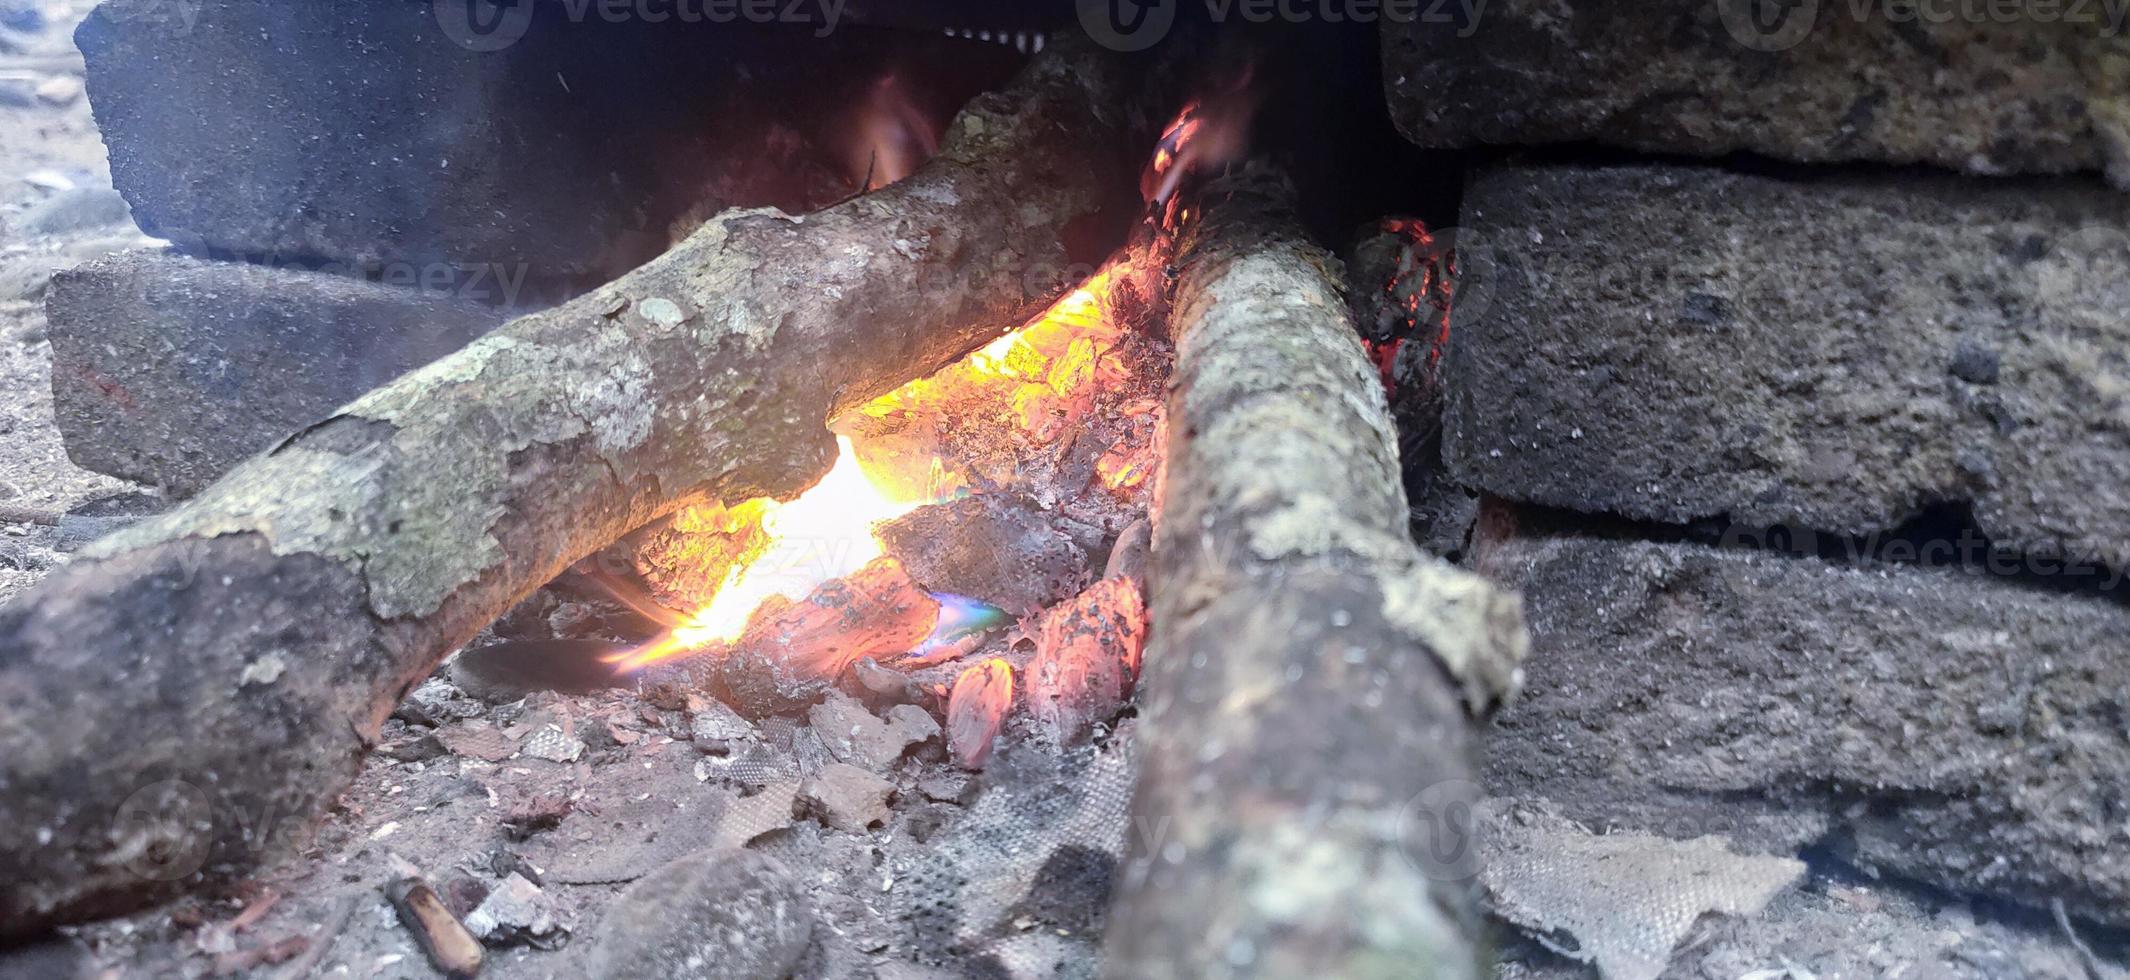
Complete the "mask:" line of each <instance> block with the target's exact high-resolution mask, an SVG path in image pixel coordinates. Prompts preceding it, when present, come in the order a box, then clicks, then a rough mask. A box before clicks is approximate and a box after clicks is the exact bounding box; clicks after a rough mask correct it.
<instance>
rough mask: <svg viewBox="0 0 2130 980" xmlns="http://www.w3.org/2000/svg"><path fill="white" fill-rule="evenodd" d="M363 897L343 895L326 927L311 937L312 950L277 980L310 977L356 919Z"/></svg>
mask: <svg viewBox="0 0 2130 980" xmlns="http://www.w3.org/2000/svg"><path fill="white" fill-rule="evenodd" d="M361 897H362V893H361V892H350V893H348V894H346V895H342V896H341V897H340V904H338V905H336V906H334V907H333V911H332V914H330V915H328V916H326V919H325V925H324V926H323V927H321V928H320V929H319V930H318V932H317V934H316V935H313V936H312V937H311V948H309V949H307V950H304V951H303V955H302V956H299V957H296V959H295V960H294V961H293V962H291V963H289V965H288V966H287V968H285V969H283V970H282V971H281V973H280V974H279V975H278V976H277V977H276V978H275V980H303V978H304V977H307V976H310V975H311V971H313V970H315V969H317V968H318V963H319V961H321V960H323V959H325V954H326V952H327V951H328V950H331V949H332V948H333V942H334V941H335V940H337V939H339V938H340V933H341V931H342V930H344V929H346V928H347V927H348V920H349V919H352V918H354V917H355V905H356V902H357V900H358V899H360V898H361Z"/></svg>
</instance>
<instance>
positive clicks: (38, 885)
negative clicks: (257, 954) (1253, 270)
mask: <svg viewBox="0 0 2130 980" xmlns="http://www.w3.org/2000/svg"><path fill="white" fill-rule="evenodd" d="M1141 74H1143V73H1140V72H1136V71H1134V70H1133V69H1132V68H1131V67H1130V66H1129V65H1127V64H1125V63H1122V62H1120V61H1118V60H1116V59H1115V58H1114V57H1112V56H1109V55H1105V54H1101V53H1098V52H1096V51H1094V50H1093V49H1092V48H1091V47H1081V46H1073V45H1068V44H1060V45H1058V46H1055V47H1053V48H1052V49H1051V50H1050V51H1048V52H1046V53H1045V54H1044V55H1043V56H1042V57H1041V58H1039V59H1038V60H1037V62H1036V63H1035V64H1034V65H1033V66H1031V68H1030V69H1029V70H1028V71H1027V72H1026V73H1024V74H1023V76H1022V77H1021V78H1020V79H1018V80H1017V81H1016V82H1015V84H1014V85H1013V86H1012V87H1010V88H1009V89H1007V90H1005V91H1003V92H1000V93H996V94H991V95H986V96H983V97H980V98H979V99H977V100H975V101H974V102H972V103H971V104H970V106H969V107H968V108H967V109H966V110H965V111H964V112H963V113H962V114H961V115H960V116H959V117H958V118H957V119H956V121H955V123H954V125H953V126H952V128H951V130H950V133H949V136H948V139H947V141H946V144H945V146H944V147H943V148H942V150H941V152H940V155H939V156H938V157H937V158H935V159H934V160H933V161H932V162H931V163H930V164H928V165H927V166H926V167H925V168H924V169H923V170H922V171H920V172H919V173H917V174H915V175H913V176H912V177H910V178H909V179H908V180H906V181H903V182H901V183H899V184H896V185H895V186H893V187H890V188H888V189H886V190H883V191H881V192H879V193H876V194H872V195H868V196H865V197H861V198H857V199H854V200H851V201H849V202H846V203H844V204H841V205H839V206H836V207H833V208H830V209H828V210H825V211H821V212H818V213H814V214H809V215H806V216H804V217H792V216H788V215H785V214H782V213H778V212H774V211H732V212H727V213H725V214H723V215H720V216H718V217H717V218H714V219H712V220H711V221H709V222H708V223H707V224H706V225H704V226H703V228H702V229H701V230H700V231H698V232H697V233H696V234H695V235H694V236H692V237H690V238H689V239H687V240H686V241H684V242H682V243H681V244H680V245H678V246H676V247H675V248H674V250H673V251H671V252H669V253H667V254H666V255H665V256H663V257H661V258H659V259H657V260H655V261H653V262H651V263H649V264H647V265H645V266H643V267H642V268H640V269H638V270H636V271H635V272H632V273H630V274H628V275H627V276H625V277H623V278H622V279H620V280H617V281H616V282H614V283H612V284H610V285H608V286H606V287H604V288H602V289H599V290H597V291H596V292H593V293H591V294H588V295H586V296H583V297H581V298H579V299H577V300H575V301H573V302H571V303H569V304H567V305H565V306H562V307H559V308H556V309H554V310H550V311H545V312H542V313H539V314H535V315H532V316H528V317H524V318H521V319H519V320H516V321H513V322H511V323H509V324H507V325H505V326H504V327H502V328H500V329H498V330H497V331H496V332H495V333H493V334H490V335H488V336H487V337H484V338H482V339H480V340H478V341H476V342H475V343H473V344H472V345H470V346H469V347H467V348H465V349H464V350H462V351H460V352H458V353H456V354H453V355H451V356H448V357H446V358H444V359H442V360H441V361H438V362H436V363H435V364H432V365H430V366H429V367H427V368H424V369H422V370H419V371H416V372H414V373H413V374H410V375H408V376H406V377H403V378H401V379H399V380H397V381H395V382H393V383H391V384H389V385H387V386H385V387H383V388H380V389H378V390H376V391H374V392H371V393H370V394H369V395H367V396H364V397H363V398H361V399H358V400H357V401H355V402H354V403H352V404H350V405H348V406H347V407H345V408H343V409H342V410H340V412H339V413H338V414H336V415H334V416H333V417H331V418H329V419H327V420H326V421H324V422H321V423H319V424H318V425H315V426H313V427H311V428H309V429H307V430H305V431H303V432H301V433H298V434H297V435H295V436H292V437H291V438H289V439H287V440H286V441H284V442H282V443H281V444H280V445H278V446H276V447H275V448H273V449H271V450H269V451H268V452H266V453H264V454H262V455H260V456H257V457H254V458H253V459H251V460H248V461H247V462H245V463H243V464H241V465H240V466H239V467H238V468H237V469H236V470H234V471H233V472H231V473H230V474H229V475H228V476H227V477H225V478H224V479H222V480H221V481H220V482H218V483H216V484H214V485H213V486H212V487H210V488H208V489H207V490H206V491H205V492H203V493H202V494H201V495H200V496H199V497H198V498H196V499H195V500H193V501H192V502H190V503H189V504H187V505H186V506H184V507H182V508H179V509H178V510H175V511H173V512H171V513H169V514H167V515H165V516H163V517H161V518H158V519H155V520H153V521H150V522H148V523H145V524H143V525H140V526H137V527H135V528H132V529H130V530H128V531H127V532H125V533H122V534H119V535H115V536H113V537H111V538H108V539H105V540H103V541H100V542H98V543H97V544H96V545H95V546H94V547H92V548H90V549H88V550H87V551H85V552H84V554H83V556H82V557H81V558H80V559H79V560H77V561H75V562H73V563H72V564H69V565H68V566H67V567H65V568H64V569H62V570H60V571H58V572H56V573H54V574H53V575H51V576H50V577H49V578H47V579H46V580H45V581H44V582H43V583H41V585H40V586H39V587H38V588H37V589H35V590H34V591H32V592H30V593H27V594H25V595H24V596H22V597H20V598H19V599H18V600H17V601H16V602H15V603H13V604H12V605H11V606H9V607H8V608H6V609H4V610H0V866H4V867H7V868H8V869H9V871H8V874H7V876H6V881H5V883H4V884H0V936H17V935H23V934H26V933H31V932H35V931H38V930H42V929H44V928H46V927H49V926H50V925H52V924H55V923H60V922H66V921H72V920H78V919H82V918H86V917H93V916H98V915H104V914H110V913H115V912H119V911H122V910H125V909H128V908H132V907H136V906H139V905H141V904H144V903H146V902H149V901H151V900H154V899H156V898H158V897H162V896H167V895H170V894H172V893H173V892H175V891H178V890H179V889H180V888H182V887H184V886H185V885H186V884H187V883H189V882H196V881H198V880H199V876H200V875H201V874H203V873H204V874H205V875H207V876H208V877H214V878H221V877H228V876H232V875H236V874H241V873H242V872H244V871H245V870H247V869H249V868H252V867H255V866H256V865H258V864H259V862H260V861H261V860H263V859H265V858H267V857H269V856H272V855H274V854H275V853H277V852H278V851H281V850H283V849H285V847H286V845H288V844H290V843H292V842H293V841H294V840H296V839H300V837H301V836H302V835H303V834H304V833H305V832H306V831H307V828H308V824H309V821H310V818H311V817H312V816H314V815H315V814H317V813H318V812H319V811H321V810H322V809H323V808H324V807H325V806H326V805H327V804H329V803H330V802H331V801H332V799H333V798H334V796H335V795H336V794H337V793H338V792H339V791H340V789H341V788H342V787H344V786H346V785H347V783H348V781H349V780H350V778H351V777H352V776H353V774H354V772H355V769H356V766H357V764H358V761H359V760H360V758H361V756H362V754H363V752H364V751H365V750H366V749H367V748H368V747H369V746H370V745H371V744H372V743H373V742H374V740H375V738H376V736H377V733H378V730H379V726H380V724H381V723H382V722H383V721H384V719H385V717H386V716H387V715H388V714H389V713H390V712H391V710H392V709H393V706H394V705H395V704H397V703H398V702H399V701H400V700H401V699H402V697H403V696H404V695H405V694H406V692H407V691H408V690H409V689H410V688H412V687H413V686H414V685H415V684H416V683H418V682H419V681H420V680H421V679H422V678H424V677H426V676H428V675H429V673H430V672H431V671H432V670H433V669H434V668H435V666H436V665H437V663H438V662H439V661H440V660H441V659H442V658H443V657H444V656H445V655H446V654H448V653H449V652H450V651H451V650H453V649H454V648H456V647H458V646H460V645H461V644H463V643H465V642H466V641H467V640H469V639H470V638H472V636H473V635H474V634H475V632H476V631H477V630H479V629H480V627H481V626H482V625H483V624H484V623H486V622H488V621H490V620H491V619H493V618H494V617H496V616H497V615H498V614H500V613H502V612H503V611H505V610H506V609H508V608H510V607H511V605H512V604H513V603H515V602H517V601H518V600H519V599H521V598H523V597H524V596H525V595H527V594H528V593H530V592H531V591H533V590H534V589H535V588H537V587H538V586H539V585H540V584H541V583H543V582H545V581H547V580H549V579H551V578H553V577H554V576H555V575H556V574H557V573H559V572H561V571H562V570H563V569H565V568H567V567H568V566H569V565H570V564H571V563H572V562H574V561H576V560H578V559H580V558H582V557H584V556H585V555H587V554H589V553H591V552H592V551H593V550H594V549H597V548H599V547H602V546H604V545H606V544H607V543H609V542H611V541H613V540H614V539H615V538H617V537H618V536H620V535H622V534H624V533H626V532H627V531H629V530H630V529H632V528H635V527H638V526H640V525H642V524H644V523H645V522H647V521H649V520H652V519H654V518H656V517H658V516H660V515H662V514H665V513H668V512H671V511H672V510H674V509H675V508H677V507H679V506H682V505H685V504H691V503H706V502H710V501H732V502H737V501H741V500H744V499H747V498H752V497H757V496H771V497H790V496H792V495H794V494H796V493H797V492H799V491H800V490H802V489H803V488H805V487H806V486H807V485H809V484H810V483H812V482H814V481H815V480H818V479H819V478H820V476H821V475H822V473H824V472H825V471H826V470H827V468H828V466H829V463H830V460H831V457H832V456H833V454H834V451H835V446H834V442H833V441H832V439H831V437H830V435H829V433H828V431H827V429H826V427H825V422H826V420H827V419H828V418H829V417H830V416H831V415H833V414H835V413H838V412H841V411H843V410H846V409H848V408H850V407H852V406H854V405H857V404H860V403H862V402H864V401H866V400H868V399H871V398H874V397H876V396H878V395H880V394H882V393H883V392H885V391H888V390H890V389H891V388H893V387H895V386H897V385H899V384H902V383H904V382H906V381H908V380H909V379H911V378H914V377H918V376H920V375H923V374H926V373H929V372H931V371H933V370H936V369H937V368H939V367H940V366H942V365H944V364H946V363H947V362H949V361H950V360H952V359H953V358H955V357H958V356H960V355H961V354H963V353H964V352H966V351H968V350H970V349H972V348H973V347H975V346H976V345H978V344H980V343H982V342H984V341H985V340H987V339H988V338H990V337H992V336H994V335H996V334H998V333H1000V332H1001V331H1003V330H1005V329H1007V328H1009V327H1011V326H1014V325H1017V324H1019V323H1020V322H1021V321H1022V320H1023V319H1024V318H1025V317H1026V316H1028V315H1029V314H1030V313H1031V312H1033V311H1035V310H1039V309H1041V308H1042V307H1043V305H1044V304H1045V303H1047V302H1048V301H1049V300H1050V299H1052V298H1053V297H1054V296H1055V295H1057V294H1058V292H1059V291H1060V290H1061V289H1062V287H1064V286H1066V285H1069V283H1067V282H1064V281H1062V280H1063V278H1064V276H1063V275H1062V273H1063V271H1064V270H1068V269H1072V268H1075V267H1082V268H1084V267H1088V264H1090V263H1091V262H1092V261H1093V260H1095V259H1098V258H1099V257H1100V256H1101V254H1102V253H1103V252H1104V251H1106V250H1107V248H1108V247H1110V246H1112V245H1114V244H1115V243H1116V242H1117V241H1118V240H1119V238H1120V237H1121V231H1122V224H1123V221H1122V220H1112V219H1113V218H1114V219H1129V218H1130V217H1132V216H1133V215H1134V214H1135V213H1136V206H1137V202H1136V200H1134V199H1132V195H1131V194H1130V191H1131V187H1132V183H1133V177H1134V174H1135V169H1136V167H1135V164H1136V162H1137V159H1138V154H1139V153H1140V152H1142V150H1143V145H1144V144H1143V143H1141V142H1140V141H1139V140H1138V139H1136V138H1134V137H1136V136H1137V135H1138V134H1139V133H1140V132H1141V130H1140V129H1139V128H1138V127H1137V125H1136V123H1135V120H1134V114H1133V113H1131V112H1129V111H1127V108H1126V107H1128V106H1131V105H1133V104H1135V96H1137V95H1139V94H1141V93H1139V92H1137V91H1135V88H1136V87H1137V86H1138V85H1139V82H1140V79H1139V78H1138V76H1140V75H1141ZM1119 195H1121V197H1122V202H1121V203H1122V205H1123V206H1121V207H1119V206H1118V203H1119V201H1118V197H1119Z"/></svg>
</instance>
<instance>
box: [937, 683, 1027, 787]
mask: <svg viewBox="0 0 2130 980" xmlns="http://www.w3.org/2000/svg"><path fill="white" fill-rule="evenodd" d="M1012 706H1013V665H1012V664H1009V663H1007V662H1006V661H1005V660H1004V658H1001V657H992V658H990V659H988V660H985V661H983V662H981V663H977V664H974V665H971V666H970V667H969V668H968V669H967V670H964V671H962V672H961V676H959V677H956V678H954V691H953V693H952V694H949V695H948V696H947V749H948V751H950V752H952V753H953V755H954V761H956V762H958V763H960V764H961V766H962V768H964V769H982V768H983V767H984V762H985V761H986V760H988V759H990V758H991V741H992V740H993V739H995V738H997V737H998V733H999V729H1001V728H1003V727H1005V724H1006V709H1008V708H1011V707H1012Z"/></svg>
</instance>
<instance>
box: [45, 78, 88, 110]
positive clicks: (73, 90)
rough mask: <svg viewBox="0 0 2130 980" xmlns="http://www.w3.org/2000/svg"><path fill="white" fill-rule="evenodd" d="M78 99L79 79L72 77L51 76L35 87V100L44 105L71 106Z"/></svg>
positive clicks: (79, 90) (79, 91) (79, 94)
mask: <svg viewBox="0 0 2130 980" xmlns="http://www.w3.org/2000/svg"><path fill="white" fill-rule="evenodd" d="M79 98H81V79H79V78H75V77H74V76H72V75H53V76H52V77H50V78H47V79H45V80H44V81H42V82H40V83H38V85H37V100H38V101H39V102H43V103H44V104H46V105H54V106H68V105H73V104H74V100H76V99H79Z"/></svg>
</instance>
